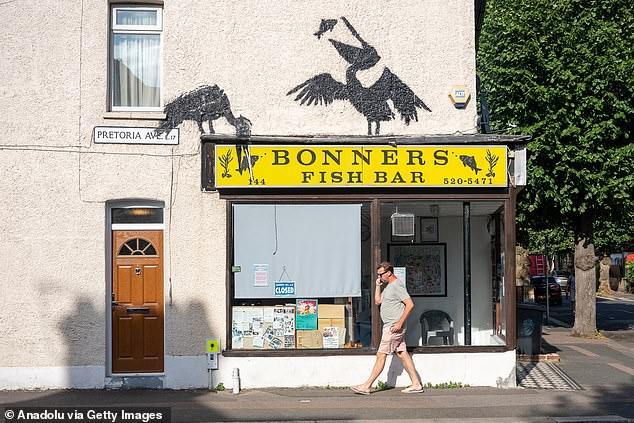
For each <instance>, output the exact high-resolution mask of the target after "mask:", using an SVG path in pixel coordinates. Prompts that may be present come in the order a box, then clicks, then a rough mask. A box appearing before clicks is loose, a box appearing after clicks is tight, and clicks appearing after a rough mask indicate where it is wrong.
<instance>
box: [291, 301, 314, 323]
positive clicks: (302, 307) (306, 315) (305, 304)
mask: <svg viewBox="0 0 634 423" xmlns="http://www.w3.org/2000/svg"><path fill="white" fill-rule="evenodd" d="M317 303H318V301H317V300H297V308H296V310H297V317H296V319H295V320H296V323H295V324H296V327H297V330H317Z"/></svg>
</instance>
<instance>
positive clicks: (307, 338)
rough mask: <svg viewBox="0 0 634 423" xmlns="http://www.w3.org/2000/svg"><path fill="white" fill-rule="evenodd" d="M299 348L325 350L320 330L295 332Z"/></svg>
mask: <svg viewBox="0 0 634 423" xmlns="http://www.w3.org/2000/svg"><path fill="white" fill-rule="evenodd" d="M295 338H296V340H297V348H298V349H301V348H323V340H322V332H321V331H320V330H298V331H296V332H295Z"/></svg>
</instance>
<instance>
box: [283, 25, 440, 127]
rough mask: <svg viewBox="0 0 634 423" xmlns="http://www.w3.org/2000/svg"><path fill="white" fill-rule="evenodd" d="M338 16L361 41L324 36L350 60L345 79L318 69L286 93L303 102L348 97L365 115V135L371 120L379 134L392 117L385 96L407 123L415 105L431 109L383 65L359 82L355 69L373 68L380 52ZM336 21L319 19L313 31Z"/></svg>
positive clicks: (318, 34) (323, 30)
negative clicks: (374, 75) (366, 82)
mask: <svg viewBox="0 0 634 423" xmlns="http://www.w3.org/2000/svg"><path fill="white" fill-rule="evenodd" d="M341 20H342V21H343V23H344V24H345V25H346V26H347V27H348V30H350V32H351V33H352V35H353V36H354V37H355V38H356V39H357V40H358V41H359V42H360V43H361V47H355V46H352V45H349V44H344V43H342V42H339V41H337V40H333V39H332V38H329V39H328V40H329V41H330V42H331V43H332V45H333V46H334V47H335V49H336V50H337V52H338V53H339V55H340V56H341V57H342V58H343V59H344V60H345V61H346V62H348V63H350V66H349V67H348V68H347V69H346V83H345V84H344V83H341V82H339V81H337V80H335V79H334V78H333V77H332V75H330V74H329V73H322V74H319V75H317V76H314V77H312V78H310V79H309V80H307V81H306V82H303V83H302V84H299V85H298V86H296V87H295V88H293V89H292V90H290V91H289V92H288V93H287V95H291V94H295V93H297V96H296V97H295V100H296V101H300V104H301V105H304V104H305V105H307V106H310V105H317V104H320V105H325V106H327V105H329V104H331V103H332V102H333V101H334V100H348V101H349V102H350V103H352V105H353V106H354V108H355V109H356V110H357V111H358V112H359V113H361V114H362V115H364V116H365V118H366V119H367V121H368V135H372V123H374V126H375V128H374V134H375V135H379V133H380V128H381V122H385V121H390V120H392V119H394V112H393V111H392V109H391V107H390V105H389V103H388V100H391V101H392V104H393V105H394V108H395V109H396V111H397V112H398V113H399V114H400V115H401V118H402V119H403V120H404V121H405V124H407V125H409V123H410V122H411V121H412V120H415V121H417V122H418V112H417V109H419V108H420V109H424V110H427V111H428V112H431V110H430V109H429V107H427V105H425V103H423V101H422V100H421V99H420V98H418V96H416V94H414V92H413V91H412V90H411V89H410V88H409V87H408V86H407V85H405V84H404V83H403V81H401V80H400V79H399V77H398V76H396V75H394V74H393V73H392V72H391V71H390V70H389V69H388V68H387V67H384V68H383V73H382V74H381V76H380V77H379V78H378V80H376V82H374V84H372V85H371V86H369V87H365V86H363V85H362V84H361V81H359V78H358V77H357V72H359V71H362V70H368V69H371V68H373V67H374V66H375V65H377V64H378V63H379V60H380V59H381V56H379V54H378V53H377V51H376V49H375V48H374V47H372V46H371V45H370V44H368V43H367V42H365V40H363V38H361V36H360V35H359V33H358V32H357V31H356V30H355V29H354V27H353V26H352V25H351V24H350V22H348V20H347V19H346V18H345V17H342V18H341ZM336 24H337V20H336V19H322V21H321V25H320V28H319V31H317V32H316V33H315V34H314V35H315V36H316V37H317V38H318V39H321V36H322V35H324V34H325V33H326V32H329V31H332V30H333V28H334V27H335V25H336Z"/></svg>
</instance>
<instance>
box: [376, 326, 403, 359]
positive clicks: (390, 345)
mask: <svg viewBox="0 0 634 423" xmlns="http://www.w3.org/2000/svg"><path fill="white" fill-rule="evenodd" d="M390 329H391V327H390V326H385V327H384V328H383V334H382V335H381V343H380V344H379V350H378V351H379V352H382V353H383V354H388V355H389V354H394V352H402V351H407V345H406V344H405V329H401V331H400V332H396V333H392V332H390Z"/></svg>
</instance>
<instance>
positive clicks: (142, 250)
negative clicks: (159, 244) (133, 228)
mask: <svg viewBox="0 0 634 423" xmlns="http://www.w3.org/2000/svg"><path fill="white" fill-rule="evenodd" d="M117 255H119V256H155V255H156V248H154V245H152V243H151V242H149V241H146V240H145V239H142V238H133V239H131V240H128V241H126V242H125V244H123V245H122V246H121V248H120V249H119V253H118V254H117Z"/></svg>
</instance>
